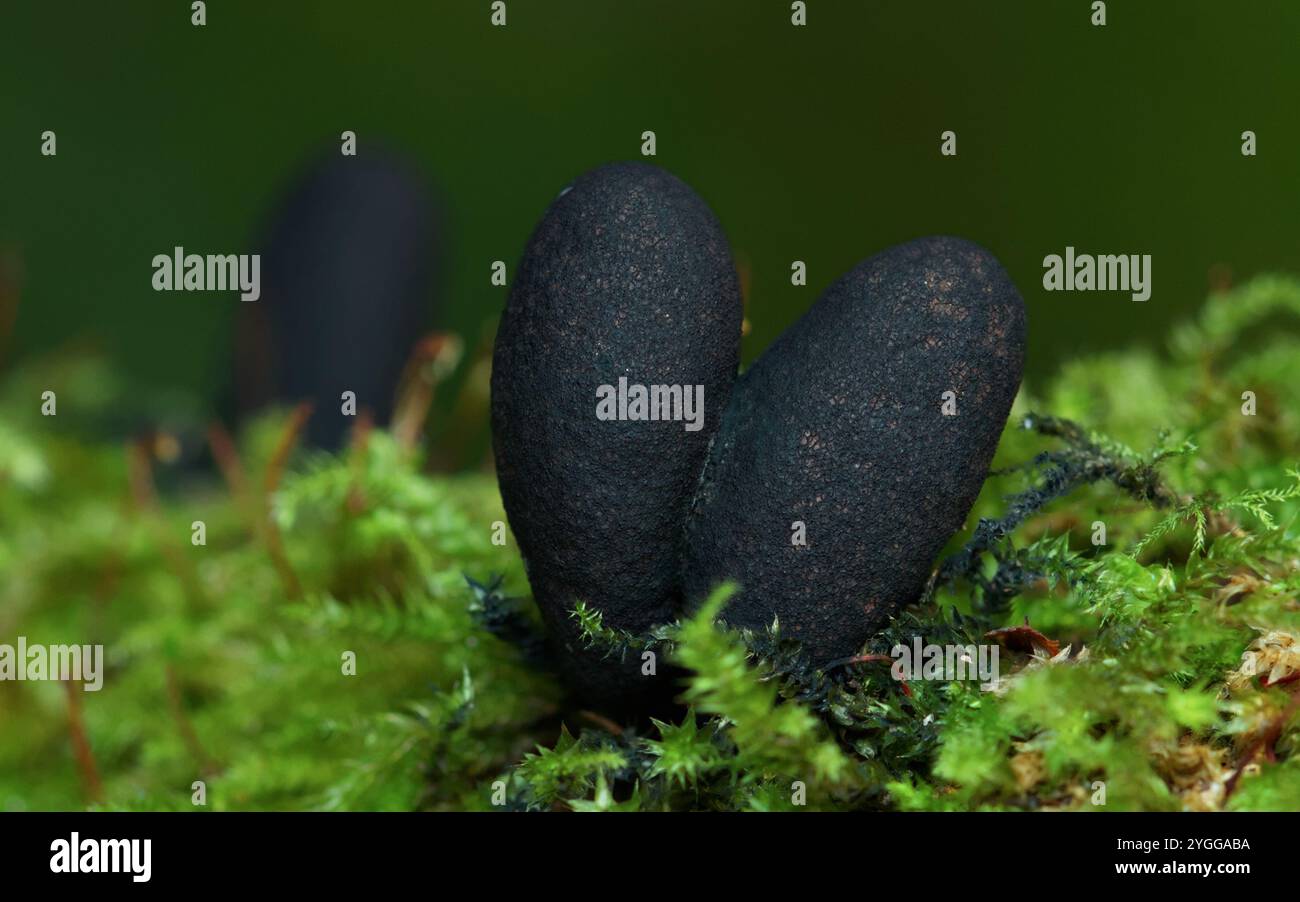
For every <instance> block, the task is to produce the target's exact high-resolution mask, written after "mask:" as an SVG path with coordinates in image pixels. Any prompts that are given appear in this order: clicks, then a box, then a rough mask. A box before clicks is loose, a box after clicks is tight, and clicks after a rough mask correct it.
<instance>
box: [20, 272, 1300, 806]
mask: <svg viewBox="0 0 1300 902" xmlns="http://www.w3.org/2000/svg"><path fill="white" fill-rule="evenodd" d="M1278 326H1282V327H1283V328H1277V327H1278ZM1297 326H1300V283H1297V282H1295V281H1292V280H1288V279H1283V278H1261V279H1257V280H1255V281H1254V282H1252V283H1250V284H1248V285H1246V286H1244V287H1242V288H1240V289H1237V290H1235V291H1233V292H1230V293H1225V294H1220V295H1216V296H1214V297H1212V298H1211V299H1210V300H1209V301H1208V302H1207V306H1206V307H1205V308H1204V310H1203V312H1202V313H1201V314H1200V316H1199V317H1198V318H1196V319H1195V320H1194V321H1192V322H1189V323H1187V324H1186V325H1184V326H1183V327H1182V328H1180V329H1178V330H1177V331H1176V332H1175V333H1174V334H1173V335H1172V338H1171V341H1170V342H1169V347H1168V349H1167V351H1166V352H1165V353H1163V354H1161V353H1157V352H1154V351H1147V350H1132V351H1123V352H1116V353H1108V354H1099V355H1095V356H1091V357H1086V358H1082V359H1077V360H1074V361H1070V362H1068V363H1065V364H1064V365H1063V366H1062V367H1061V369H1060V372H1059V373H1058V375H1057V376H1056V377H1055V378H1054V379H1053V380H1051V381H1050V382H1047V383H1045V384H1042V385H1029V386H1026V387H1025V389H1024V390H1023V391H1022V392H1021V396H1020V397H1019V399H1018V400H1017V402H1016V405H1015V407H1014V408H1013V412H1012V416H1011V418H1010V421H1009V422H1008V424H1007V428H1006V431H1005V433H1004V435H1003V437H1002V441H1001V444H1000V446H999V450H998V454H997V457H996V459H995V462H994V468H995V469H994V475H993V476H991V477H990V478H989V480H988V481H987V483H986V484H985V486H984V489H983V492H982V494H981V495H980V498H979V500H978V501H977V502H976V506H975V509H974V511H973V512H972V515H971V517H970V519H969V521H968V523H967V529H966V530H965V531H964V532H963V533H962V534H960V535H958V537H957V538H955V539H954V540H953V542H952V543H951V544H950V546H949V548H948V549H947V550H946V553H945V554H944V555H943V556H942V557H941V559H940V560H939V561H936V563H935V577H934V579H933V580H932V582H931V586H930V589H929V590H928V592H927V594H926V597H925V598H923V599H921V600H920V601H919V603H918V604H916V605H914V606H912V607H910V608H908V609H907V610H905V611H904V612H903V613H902V614H901V615H899V616H898V617H896V618H895V619H894V620H893V621H891V623H890V624H889V625H888V626H887V628H886V629H885V630H884V631H883V632H882V633H881V634H879V635H878V636H876V637H874V638H873V639H872V640H871V641H870V642H868V644H867V646H866V647H865V648H863V649H862V650H861V653H860V654H858V655H855V656H853V657H852V658H848V659H844V660H841V661H837V662H835V663H834V664H832V665H829V666H827V667H826V668H825V669H824V670H815V669H813V668H812V667H810V666H809V664H808V661H807V658H806V656H805V655H804V654H803V651H802V649H801V648H800V647H799V646H798V644H797V643H795V642H793V641H791V640H789V639H788V638H786V637H783V635H782V633H781V628H780V624H779V623H774V624H772V625H771V626H770V627H769V628H768V629H764V630H760V631H753V632H740V631H734V630H731V629H728V628H727V627H726V626H725V622H724V621H725V618H726V608H725V602H726V599H727V597H728V593H729V592H730V591H732V590H733V589H732V587H731V586H724V587H720V588H719V590H718V591H717V592H716V593H715V594H714V595H713V596H712V597H711V598H710V599H709V601H708V602H707V603H706V604H704V605H703V607H702V608H701V609H700V610H699V612H698V613H697V614H696V615H695V616H693V617H692V618H690V619H688V620H686V621H684V622H681V623H669V624H664V625H662V626H661V627H659V628H657V629H656V630H654V631H653V634H652V635H648V636H634V635H628V634H624V633H620V632H618V631H617V630H612V629H608V628H606V627H605V626H604V625H603V624H602V623H601V622H600V618H599V617H596V616H594V615H593V614H592V611H591V610H590V609H589V608H586V607H585V606H584V607H579V608H577V609H576V610H575V612H574V613H575V619H576V621H577V623H578V626H579V628H580V629H581V630H582V633H583V635H584V636H585V637H586V640H587V641H588V642H590V643H592V644H595V645H600V646H604V648H605V650H606V652H607V653H609V654H625V655H626V654H639V653H640V652H641V651H642V650H644V649H646V648H650V647H654V648H655V649H657V650H659V652H660V653H661V655H662V656H664V657H666V659H667V661H666V663H667V664H669V665H671V664H675V665H677V666H680V667H681V668H683V671H684V672H685V673H687V674H688V676H687V677H686V682H685V683H684V685H683V686H682V696H681V700H682V702H683V704H684V705H685V706H687V707H684V708H683V709H682V710H681V711H680V712H678V713H677V714H675V715H674V716H673V717H672V718H670V720H666V721H665V720H651V721H647V722H646V723H645V724H642V725H639V726H635V727H630V726H625V725H621V724H616V723H613V722H610V721H608V720H607V719H605V718H603V717H601V716H600V715H598V714H595V713H593V712H588V711H583V710H581V709H578V708H575V707H573V706H572V705H570V703H569V702H568V701H567V700H566V699H565V698H564V696H563V693H562V691H561V689H560V686H559V684H558V682H557V681H556V679H555V678H554V677H553V676H552V674H551V673H550V672H549V670H548V667H547V661H546V652H545V648H544V646H542V645H541V644H540V643H539V641H538V640H537V638H536V637H537V629H538V623H537V619H536V615H535V611H534V609H533V607H532V604H531V601H530V600H529V599H528V598H527V597H526V594H525V593H526V591H527V583H526V581H525V579H524V576H523V573H522V570H521V566H520V563H519V560H518V557H517V555H516V553H515V551H514V546H513V544H512V543H507V544H506V545H505V546H500V545H494V544H493V543H492V536H493V523H494V522H495V521H499V520H503V519H504V517H503V515H502V512H501V509H500V501H499V497H498V495H497V489H496V485H495V483H494V481H493V480H492V479H491V478H490V477H488V476H484V475H478V474H474V475H456V476H442V475H426V474H424V473H423V472H422V468H421V458H420V455H419V454H418V453H416V452H413V451H412V450H410V449H409V448H406V447H404V446H403V445H402V444H400V443H398V442H395V441H393V440H392V439H391V438H390V437H389V436H388V435H386V434H384V433H381V432H370V433H368V434H362V435H361V436H360V437H359V439H358V440H356V441H354V442H353V444H352V445H351V446H350V447H349V448H347V449H346V450H344V451H342V452H340V453H339V454H338V455H324V454H308V453H302V454H299V455H297V456H292V457H291V456H289V455H288V453H287V449H288V448H290V447H291V446H292V434H293V429H294V428H300V426H301V423H300V422H299V423H297V427H295V419H294V418H293V417H292V416H289V417H285V416H271V417H268V418H266V419H264V420H261V421H259V422H257V423H255V424H253V425H252V426H250V428H248V429H246V430H244V433H243V434H242V435H241V438H240V441H239V443H238V444H237V445H233V446H228V445H226V444H225V443H223V442H221V441H216V442H214V444H213V447H214V448H220V451H219V453H218V454H217V457H218V459H219V462H220V464H221V466H220V469H221V471H222V472H223V473H224V474H225V477H226V478H225V481H218V480H216V479H209V480H198V481H197V484H196V480H195V479H193V478H186V479H182V478H180V476H179V475H178V474H177V473H175V472H173V470H174V469H175V467H174V465H171V464H168V463H166V461H165V460H164V459H162V458H166V457H168V456H169V455H168V454H166V453H164V452H165V451H166V447H165V443H160V442H158V441H155V440H140V441H133V442H131V443H130V444H123V443H122V442H117V441H107V440H98V441H97V440H91V439H88V438H87V437H86V431H87V429H88V428H95V429H100V430H101V431H103V430H104V429H105V424H106V423H111V422H112V421H113V419H114V416H113V414H114V411H117V410H121V409H122V405H123V404H124V403H125V401H124V400H123V399H124V398H125V397H128V396H127V394H126V393H125V389H123V388H121V387H119V386H117V385H116V384H115V382H114V379H113V374H112V373H111V372H110V371H107V370H106V369H105V368H104V367H103V366H102V365H101V364H99V363H97V362H96V361H95V360H93V359H89V358H85V357H79V358H61V359H54V360H50V361H46V362H43V363H39V364H35V365H31V366H28V367H27V368H25V369H23V370H20V371H18V372H15V373H12V374H10V376H9V377H8V378H7V379H6V381H5V383H4V385H3V388H2V389H0V486H2V489H0V573H3V574H5V578H4V579H3V580H2V581H0V641H4V642H12V641H14V639H15V638H16V637H17V636H19V635H22V636H25V637H26V638H27V640H28V641H29V642H41V643H46V644H58V643H85V642H92V643H102V644H103V645H104V648H105V670H106V672H105V674H104V687H103V689H102V690H101V691H100V692H97V693H78V695H79V698H78V699H77V700H76V701H77V703H75V704H71V705H70V704H69V693H67V692H66V691H65V689H64V687H63V686H61V685H60V684H58V683H53V682H47V683H31V682H27V683H17V682H12V681H5V682H0V810H21V809H75V808H81V807H84V806H87V805H89V806H91V807H97V808H135V809H174V810H192V809H193V807H194V806H193V804H192V798H191V796H192V792H191V788H190V787H191V784H192V783H193V781H195V780H204V781H205V783H206V785H207V807H208V808H209V809H218V810H221V809H300V808H322V809H386V810H408V809H437V810H447V809H466V808H471V809H491V808H493V807H498V808H506V809H528V808H534V809H535V808H558V809H578V810H591V809H596V810H599V809H641V810H650V809H665V808H671V809H711V810H717V809H760V810H769V809H787V808H793V807H803V808H807V809H870V810H880V809H905V810H913V809H941V810H969V809H1053V810H1060V809H1072V810H1093V809H1094V808H1097V807H1103V806H1104V808H1105V809H1108V810H1124V809H1162V810H1169V809H1174V810H1176V809H1191V810H1219V809H1282V810H1297V809H1300V749H1298V748H1297V745H1298V744H1300V712H1298V707H1300V704H1298V703H1297V701H1296V699H1297V698H1300V696H1297V695H1296V693H1297V692H1300V652H1297V647H1300V642H1298V637H1300V601H1298V599H1300V525H1298V524H1297V521H1296V514H1297V512H1300V475H1297V472H1296V469H1295V468H1296V466H1297V463H1300V460H1298V458H1300V394H1298V393H1297V392H1296V391H1295V375H1294V374H1295V373H1296V372H1297V371H1298V370H1300V328H1296V327H1297ZM45 390H54V391H56V392H57V393H58V397H59V412H58V416H57V418H42V417H41V416H40V413H39V404H38V403H34V402H33V399H39V398H40V397H41V393H42V392H43V391H45ZM137 403H138V402H137ZM151 409H155V410H156V409H157V408H156V407H154V408H151ZM88 424H91V425H88ZM199 520H202V521H203V522H204V524H205V527H206V544H205V545H193V544H192V543H191V535H192V526H193V524H194V522H195V521H199ZM494 575H500V578H499V579H494V578H493V577H494ZM734 576H735V579H736V580H737V581H738V582H743V580H744V578H745V574H743V573H741V574H735V575H734ZM466 577H469V579H468V580H467V579H466ZM916 636H921V637H923V639H924V641H926V642H927V643H937V644H962V645H967V644H979V643H989V642H994V641H998V642H999V643H1000V645H999V648H1000V651H1001V665H1002V667H1001V674H1002V675H1001V679H1000V680H999V681H998V682H997V684H996V685H995V686H988V687H981V686H980V684H979V683H978V682H976V681H961V682H958V681H948V682H944V681H933V680H918V681H913V682H902V681H899V680H896V679H894V678H893V677H892V676H891V673H890V664H889V660H890V659H889V653H890V650H891V649H892V648H893V646H894V645H896V644H900V643H901V644H908V643H911V642H912V641H913V637H916ZM347 652H351V653H352V654H353V655H354V656H355V662H356V663H355V675H347V674H345V673H344V672H343V671H344V668H343V666H342V662H343V661H344V659H345V653H347ZM70 724H71V726H70ZM74 737H75V739H74ZM801 803H802V804H801Z"/></svg>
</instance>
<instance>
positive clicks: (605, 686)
mask: <svg viewBox="0 0 1300 902" xmlns="http://www.w3.org/2000/svg"><path fill="white" fill-rule="evenodd" d="M740 319H741V303H740V289H739V283H738V280H737V277H736V271H735V266H734V264H733V263H732V258H731V251H730V248H729V246H728V244H727V240H726V237H725V235H724V234H723V233H722V230H721V228H720V226H719V224H718V222H717V220H716V218H715V217H714V215H713V213H712V212H711V211H710V210H709V208H708V206H707V205H706V204H705V203H704V201H703V200H701V199H700V198H699V197H698V196H697V195H696V194H695V193H694V192H693V191H692V190H691V189H690V188H689V187H687V186H686V185H685V184H684V183H682V182H681V181H680V180H678V179H677V178H675V177H674V176H672V175H670V174H669V173H667V172H664V171H663V170H661V169H658V168H656V167H653V166H649V165H646V164H641V163H629V164H611V165H607V166H603V167H600V168H598V169H595V170H592V171H590V172H588V173H586V174H584V175H582V176H580V177H579V178H578V179H577V180H576V181H575V182H573V184H572V185H571V186H570V187H569V188H566V189H565V190H564V191H563V192H561V194H560V196H559V197H557V198H556V199H555V200H554V201H553V202H552V203H551V206H550V208H549V209H548V210H547V211H546V214H545V215H544V216H543V217H542V220H541V222H540V223H539V224H538V226H537V228H536V230H535V231H534V233H533V235H532V238H531V239H530V241H529V244H528V247H527V249H526V250H525V252H524V256H523V259H522V261H521V263H520V265H519V268H518V272H517V273H516V275H515V277H514V284H513V288H512V290H511V292H510V296H509V300H508V302H507V305H506V310H505V313H504V315H503V317H502V319H501V325H500V328H499V330H498V332H497V338H496V348H495V354H494V358H493V366H492V432H493V446H494V449H495V453H496V465H497V476H498V480H499V483H500V487H501V497H502V501H503V502H504V504H505V509H506V513H507V515H508V516H509V519H510V524H511V528H512V529H513V531H514V534H515V537H516V539H517V540H518V542H519V546H520V550H521V552H522V554H523V558H524V561H525V566H526V567H527V571H528V578H529V581H530V583H531V584H532V588H533V594H534V597H535V598H536V600H537V603H538V605H539V607H540V609H541V612H542V616H543V619H544V621H545V622H546V626H547V628H548V631H549V633H550V635H551V637H552V640H553V641H554V642H555V643H556V644H557V645H558V646H559V648H558V651H559V652H560V654H559V655H558V658H559V659H560V661H561V662H562V663H563V664H564V666H566V667H568V668H569V672H568V676H569V678H570V680H571V682H573V683H574V685H575V687H576V688H577V690H578V692H579V694H580V695H581V696H583V697H584V698H586V699H588V700H589V701H590V702H591V703H592V704H595V705H599V706H602V707H606V708H611V709H612V708H622V707H627V706H630V705H631V704H633V702H634V699H635V698H636V697H638V696H639V695H644V694H645V693H646V692H653V691H654V690H653V688H652V687H651V686H650V685H648V684H651V683H655V682H659V683H666V682H667V681H668V680H667V674H666V672H665V669H664V668H663V667H662V666H660V668H659V679H658V680H657V681H656V680H650V679H647V678H644V677H642V676H640V666H641V661H640V660H639V658H638V659H637V660H632V659H631V657H629V658H628V659H627V660H625V661H619V660H617V659H607V658H602V657H601V653H600V652H599V651H596V650H592V649H588V648H586V647H585V646H584V645H583V643H582V640H581V638H580V636H579V634H578V630H577V625H576V623H575V622H574V621H573V619H572V618H571V616H570V613H571V611H572V609H573V605H574V603H575V602H576V601H577V600H579V599H581V600H583V601H585V602H586V603H587V604H589V605H591V606H592V607H594V608H595V609H596V610H598V611H600V612H601V614H602V616H603V618H604V623H605V625H606V626H608V627H612V628H615V629H621V630H627V631H630V632H633V633H639V632H642V631H644V630H646V629H648V628H649V627H651V626H653V625H655V624H657V623H663V622H667V621H669V620H671V619H673V618H674V617H676V616H677V614H678V613H679V608H680V604H681V597H682V596H681V576H680V569H679V563H680V560H681V555H682V552H683V548H682V543H683V538H684V537H683V532H682V524H683V521H684V518H685V515H686V511H687V508H688V506H689V504H690V501H691V498H692V495H693V493H694V490H695V486H696V483H697V480H698V478H699V473H700V470H701V468H702V467H703V463H704V458H705V454H706V452H707V448H708V442H709V436H710V435H712V434H713V432H714V430H715V429H716V427H717V424H718V422H719V419H720V415H721V411H722V409H723V406H724V405H725V404H726V402H727V397H728V395H729V393H730V389H731V385H732V383H733V381H734V379H735V375H736V368H737V364H738V360H739V350H740V348H739V345H740ZM620 376H625V377H627V379H628V382H629V383H640V384H645V385H651V384H662V385H703V386H704V420H705V425H704V428H703V429H701V430H699V431H697V432H688V431H686V429H685V428H684V423H683V422H680V421H672V420H669V421H658V422H654V421H635V422H634V421H600V420H598V419H597V418H596V400H597V398H596V391H597V388H598V386H600V385H602V384H609V385H616V384H617V382H618V379H619V377H620Z"/></svg>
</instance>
